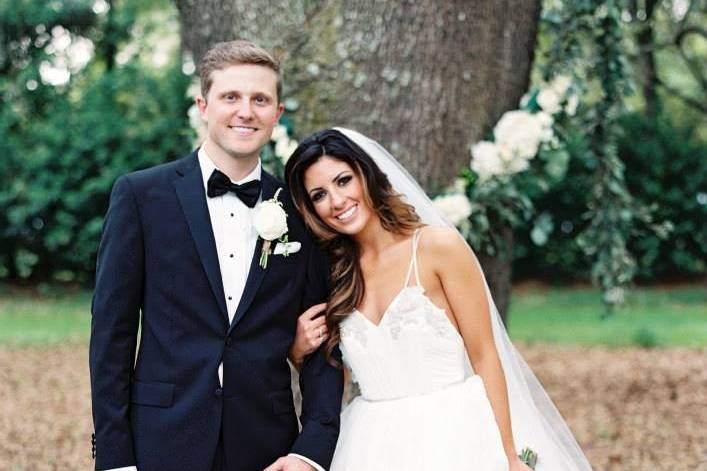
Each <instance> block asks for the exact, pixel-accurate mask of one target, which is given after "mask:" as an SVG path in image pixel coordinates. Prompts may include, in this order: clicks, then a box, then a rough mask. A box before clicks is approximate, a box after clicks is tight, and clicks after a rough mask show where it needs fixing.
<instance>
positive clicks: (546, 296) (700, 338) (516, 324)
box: [509, 285, 707, 347]
mask: <svg viewBox="0 0 707 471" xmlns="http://www.w3.org/2000/svg"><path fill="white" fill-rule="evenodd" d="M602 310H603V307H602V305H601V299H600V298H599V295H598V293H597V291H596V290H595V289H593V288H551V289H543V288H527V289H526V288H521V289H520V290H516V292H515V293H514V296H513V298H512V300H511V310H510V322H509V330H510V333H511V337H512V338H513V339H514V340H520V341H524V342H529V343H535V342H537V343H559V344H575V345H608V346H616V347H618V346H624V345H638V346H643V347H653V346H685V347H704V346H707V290H705V288H704V286H701V285H693V286H682V287H671V288H637V289H634V290H633V291H630V292H629V293H628V296H627V298H626V304H625V305H624V306H623V307H621V308H620V309H618V310H617V311H616V312H615V313H614V314H613V315H612V316H610V317H609V318H607V319H601V313H602Z"/></svg>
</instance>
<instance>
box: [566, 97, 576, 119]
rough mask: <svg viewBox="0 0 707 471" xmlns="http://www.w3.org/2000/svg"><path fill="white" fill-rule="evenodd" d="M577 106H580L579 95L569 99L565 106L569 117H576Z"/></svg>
mask: <svg viewBox="0 0 707 471" xmlns="http://www.w3.org/2000/svg"><path fill="white" fill-rule="evenodd" d="M577 106H579V97H578V96H577V95H571V96H570V97H569V98H568V99H567V105H566V106H565V113H567V114H568V115H569V116H574V115H575V113H576V112H577Z"/></svg>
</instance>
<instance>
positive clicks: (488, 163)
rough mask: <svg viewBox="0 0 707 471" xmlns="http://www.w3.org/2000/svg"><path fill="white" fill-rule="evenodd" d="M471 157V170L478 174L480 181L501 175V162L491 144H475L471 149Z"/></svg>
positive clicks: (496, 149)
mask: <svg viewBox="0 0 707 471" xmlns="http://www.w3.org/2000/svg"><path fill="white" fill-rule="evenodd" d="M471 155H472V159H471V164H470V165H471V169H472V170H473V171H474V172H476V173H478V174H479V178H480V179H481V180H487V179H489V178H491V177H493V176H494V175H501V174H502V173H503V161H502V160H501V156H500V155H499V153H498V147H496V144H494V143H493V142H489V141H481V142H479V143H478V144H475V145H474V146H472V148H471Z"/></svg>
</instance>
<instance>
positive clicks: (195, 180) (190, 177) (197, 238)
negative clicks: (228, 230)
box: [174, 152, 228, 321]
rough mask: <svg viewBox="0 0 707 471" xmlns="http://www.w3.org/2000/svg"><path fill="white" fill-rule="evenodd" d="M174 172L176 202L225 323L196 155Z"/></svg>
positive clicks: (213, 249) (209, 223) (212, 237)
mask: <svg viewBox="0 0 707 471" xmlns="http://www.w3.org/2000/svg"><path fill="white" fill-rule="evenodd" d="M177 173H178V174H179V175H180V177H179V178H177V179H176V180H175V182H174V186H175V189H176V191H177V197H178V198H179V203H180V204H181V206H182V211H184V216H185V217H186V219H187V224H188V225H189V231H190V232H191V236H192V239H194V243H195V244H196V249H197V251H198V253H199V258H200V259H201V264H202V265H203V267H204V271H205V272H206V277H207V278H208V279H209V284H210V285H211V290H212V291H213V293H214V296H216V301H217V302H218V305H219V308H220V309H221V313H222V314H223V316H224V317H225V319H226V320H227V321H228V311H227V310H226V299H225V296H224V294H223V281H222V280H221V268H220V267H219V262H218V253H217V252H216V242H215V240H214V234H213V229H212V227H211V218H210V217H209V208H208V206H207V204H206V194H205V191H204V181H203V179H202V176H201V167H199V160H198V158H197V153H196V152H194V153H193V154H192V155H190V156H189V157H187V158H185V159H184V160H183V161H182V165H180V166H179V167H178V169H177Z"/></svg>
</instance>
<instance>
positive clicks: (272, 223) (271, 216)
mask: <svg viewBox="0 0 707 471" xmlns="http://www.w3.org/2000/svg"><path fill="white" fill-rule="evenodd" d="M280 191H282V188H278V189H277V191H276V192H275V196H273V197H272V198H270V199H269V200H265V201H263V202H262V203H260V204H259V205H258V206H257V207H256V208H255V209H256V211H255V216H254V217H253V227H255V230H256V231H257V233H258V235H259V236H260V238H261V239H263V250H262V252H261V254H260V266H261V267H262V268H267V266H268V256H269V255H270V252H271V247H270V246H271V245H272V241H273V240H275V239H279V240H280V242H283V243H285V244H286V243H287V236H286V235H285V234H287V213H286V212H285V210H284V209H283V207H282V203H281V202H280V201H279V200H278V196H279V195H280Z"/></svg>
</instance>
